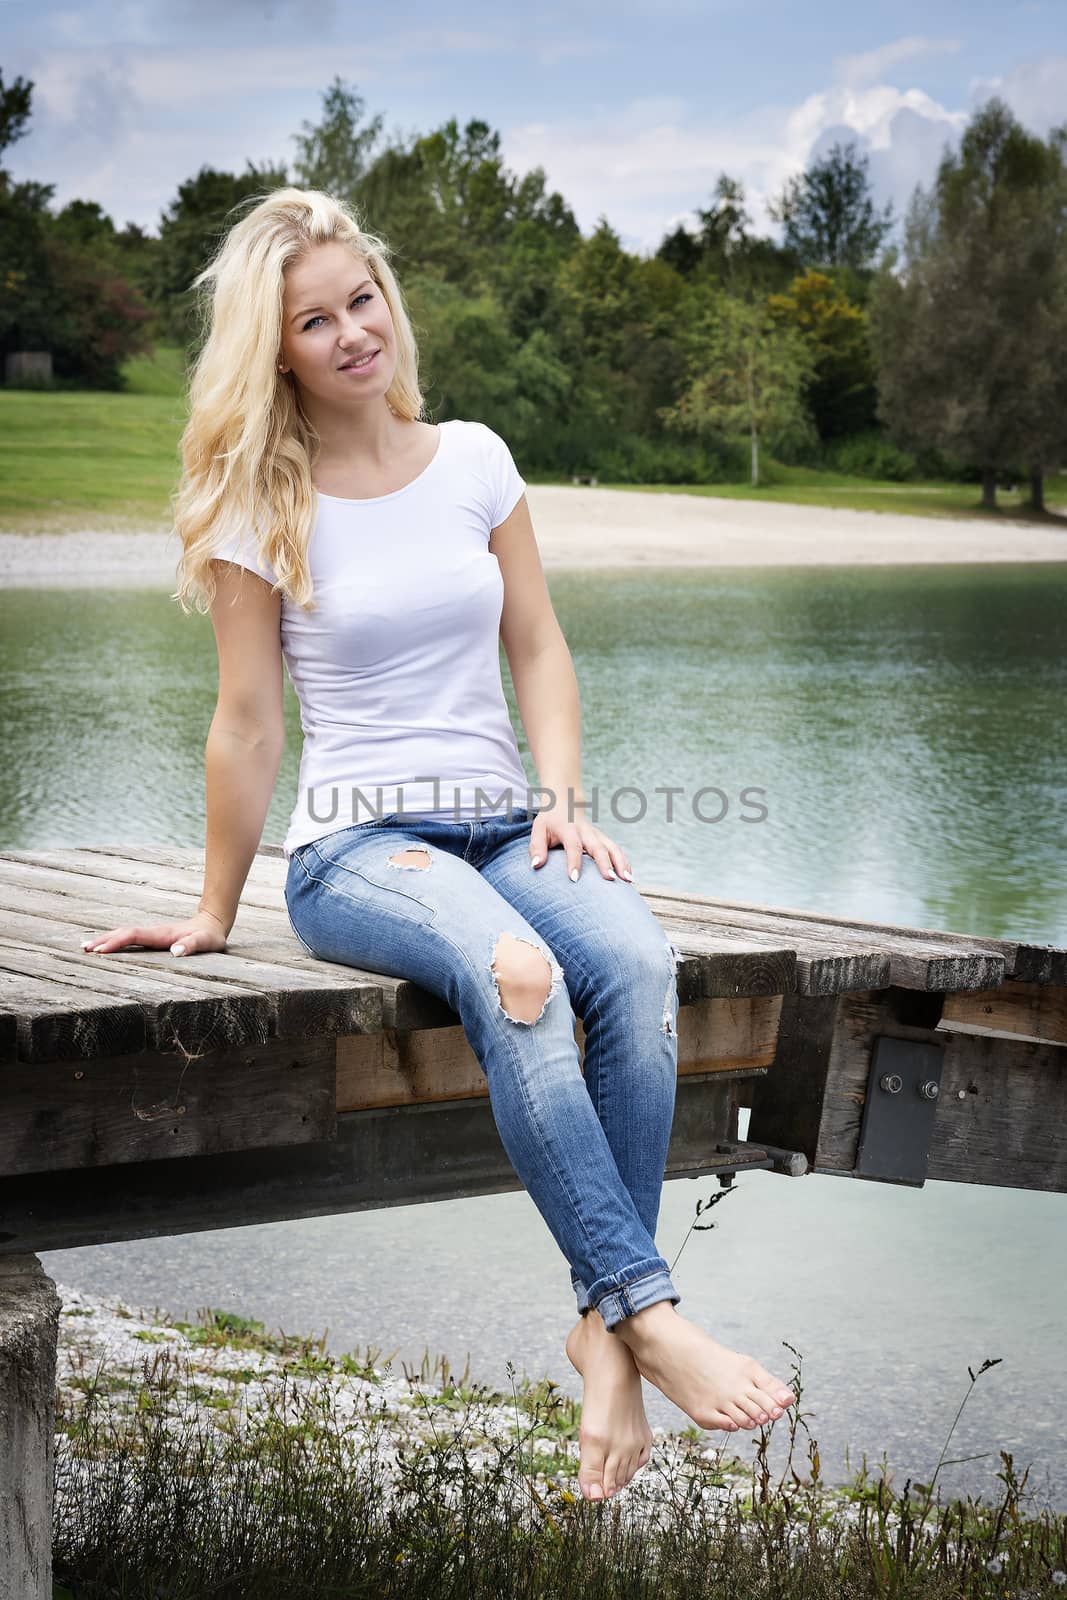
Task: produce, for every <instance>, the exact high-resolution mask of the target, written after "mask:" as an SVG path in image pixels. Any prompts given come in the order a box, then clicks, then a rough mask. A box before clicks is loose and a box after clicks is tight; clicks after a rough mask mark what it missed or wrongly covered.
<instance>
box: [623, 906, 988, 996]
mask: <svg viewBox="0 0 1067 1600" xmlns="http://www.w3.org/2000/svg"><path fill="white" fill-rule="evenodd" d="M642 895H643V897H644V898H645V899H646V900H647V902H648V904H649V905H650V907H651V908H652V909H653V910H654V911H655V912H656V914H657V916H672V915H673V916H677V917H682V918H684V917H686V916H688V917H691V918H700V917H705V916H706V917H709V918H713V919H714V920H715V921H717V922H718V923H719V924H721V925H722V926H724V927H735V928H737V929H739V930H744V931H746V932H748V931H752V932H765V933H770V934H773V935H775V936H776V937H778V938H780V939H788V940H789V942H790V943H791V944H792V945H793V946H794V947H795V948H796V951H797V956H798V958H803V957H805V956H809V957H810V956H812V955H817V954H818V953H819V952H820V951H837V952H847V951H849V950H855V951H865V952H867V953H870V954H875V955H882V956H888V957H889V976H888V979H887V980H886V981H887V982H889V983H895V984H898V985H899V986H900V987H902V988H908V989H926V990H933V991H938V990H940V991H944V990H946V989H985V988H992V987H993V985H994V984H996V983H999V982H1000V981H1001V979H1002V978H1003V976H1004V957H1003V956H1002V955H1000V954H998V953H997V952H995V951H987V950H984V949H981V948H978V949H966V950H965V949H961V948H958V947H952V946H949V945H944V946H938V945H935V944H930V943H927V942H925V941H924V940H922V939H919V938H913V937H911V936H910V935H909V934H908V933H907V931H906V930H900V931H898V932H894V933H892V934H890V933H885V934H880V935H879V936H878V939H877V942H876V941H874V940H872V938H871V935H870V934H868V933H865V932H863V931H862V930H858V929H854V928H851V927H850V926H849V925H848V924H847V923H844V922H841V923H835V924H834V925H833V926H832V927H829V926H826V925H825V924H821V923H819V922H816V921H814V920H807V921H805V920H804V919H802V918H800V917H792V918H790V919H788V921H786V922H783V919H781V918H780V917H779V916H778V915H777V913H775V912H768V911H765V910H762V909H761V908H759V907H755V906H748V907H743V908H739V909H734V908H733V907H732V906H730V905H726V904H724V903H722V902H716V901H711V902H707V903H701V902H699V901H698V900H696V899H695V898H691V897H688V896H684V895H677V894H672V895H660V894H651V892H650V891H647V890H642ZM672 906H673V907H675V908H676V909H674V910H673V911H672V909H671V908H672ZM876 986H877V985H871V987H876Z"/></svg>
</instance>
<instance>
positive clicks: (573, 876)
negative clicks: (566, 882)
mask: <svg viewBox="0 0 1067 1600" xmlns="http://www.w3.org/2000/svg"><path fill="white" fill-rule="evenodd" d="M571 882H572V883H577V882H578V868H577V867H572V868H571Z"/></svg>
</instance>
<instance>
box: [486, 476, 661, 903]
mask: <svg viewBox="0 0 1067 1600" xmlns="http://www.w3.org/2000/svg"><path fill="white" fill-rule="evenodd" d="M489 549H490V551H491V552H492V554H493V555H495V556H496V558H497V561H498V562H499V563H500V571H501V574H502V575H503V579H504V605H503V609H502V611H501V615H500V637H501V640H502V642H503V645H504V650H505V653H506V655H507V658H508V665H509V667H510V668H511V681H512V682H513V683H514V685H515V698H516V700H517V701H518V706H519V715H520V716H521V718H522V725H523V727H524V729H525V730H526V737H527V740H528V741H529V745H530V751H531V753H532V755H533V758H534V762H535V764H536V767H537V776H538V778H539V780H540V782H541V783H542V784H543V785H544V787H545V788H547V789H551V791H552V793H553V794H554V795H555V797H556V799H555V804H554V805H552V806H550V807H549V808H548V809H547V810H546V811H541V812H539V813H538V815H537V817H536V819H535V821H534V826H533V831H532V832H531V836H530V849H531V856H532V858H533V860H534V865H535V866H536V865H537V864H538V863H539V862H540V861H543V860H544V857H545V855H546V853H547V850H548V848H549V847H550V846H551V845H552V844H561V845H562V846H563V847H564V849H565V850H566V853H567V865H568V869H569V871H570V872H571V875H572V876H573V875H574V873H575V870H576V869H577V870H580V868H581V857H582V853H583V851H588V853H589V854H590V855H591V856H593V858H594V859H595V861H596V863H597V865H598V866H599V868H600V870H601V872H602V873H603V875H604V877H606V878H607V877H614V876H615V873H614V871H613V870H612V868H613V866H614V867H615V868H617V870H618V871H619V872H620V873H621V874H622V876H623V877H629V876H630V875H631V874H630V863H629V861H628V860H627V859H626V853H625V851H624V850H623V849H622V848H621V846H619V845H617V844H615V843H614V841H613V840H611V839H609V838H608V837H607V836H606V834H603V833H601V832H600V830H599V828H596V827H594V826H593V824H592V823H591V822H589V821H587V820H586V818H587V816H588V810H587V808H586V807H584V806H583V805H582V804H581V802H582V801H584V800H586V799H587V796H586V793H585V790H584V788H583V787H582V713H581V701H580V697H579V693H578V678H577V675H576V673H575V671H574V662H573V660H572V659H571V653H570V649H569V648H568V645H567V641H566V639H565V638H564V637H563V630H562V628H561V627H560V625H559V622H558V620H557V618H556V613H555V611H554V610H553V609H552V599H551V596H550V595H549V592H548V585H547V584H546V583H545V575H544V570H543V568H542V566H541V557H540V554H539V552H538V549H537V540H536V538H535V536H534V530H533V522H532V521H531V518H530V511H529V507H528V506H527V504H526V496H525V495H523V496H522V498H521V500H520V501H519V503H518V505H517V506H516V507H515V509H514V510H513V511H512V512H511V514H510V515H509V516H508V517H506V518H505V519H504V521H503V522H502V523H500V525H499V527H496V528H494V529H493V532H492V535H491V537H490V540H489Z"/></svg>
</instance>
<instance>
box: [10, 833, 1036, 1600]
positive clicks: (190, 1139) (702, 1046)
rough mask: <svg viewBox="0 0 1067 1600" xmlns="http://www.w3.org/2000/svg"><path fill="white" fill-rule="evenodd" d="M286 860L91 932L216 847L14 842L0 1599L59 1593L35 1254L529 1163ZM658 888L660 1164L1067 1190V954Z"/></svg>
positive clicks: (48, 1321)
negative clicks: (326, 952)
mask: <svg viewBox="0 0 1067 1600" xmlns="http://www.w3.org/2000/svg"><path fill="white" fill-rule="evenodd" d="M583 870H586V871H591V870H595V867H594V866H593V864H591V863H589V862H587V863H586V865H585V868H584V869H583ZM285 874H286V863H285V860H284V858H283V857H282V853H281V850H280V849H279V848H278V847H277V846H269V845H268V846H264V847H262V848H261V849H260V850H259V851H258V852H257V854H256V857H255V861H254V863H253V866H252V870H251V872H250V873H249V876H248V880H247V883H246V886H245V889H244V892H243V894H242V898H241V905H240V909H239V912H238V916H237V920H236V922H235V924H234V927H233V929H232V931H231V934H230V938H229V948H228V950H227V951H226V952H225V953H221V954H204V955H193V956H187V957H182V958H181V960H180V961H179V960H176V959H175V958H174V957H173V956H171V955H170V953H169V952H168V951H156V950H144V949H141V950H137V949H131V950H123V951H117V952H114V953H112V954H110V955H103V956H101V955H92V954H89V953H88V952H86V951H83V950H82V948H81V942H82V940H83V939H84V938H86V936H87V935H89V934H93V933H100V932H102V931H104V930H105V929H108V928H111V927H115V926H119V925H122V924H125V923H140V922H145V923H151V922H158V921H165V920H171V919H173V918H174V917H175V916H180V915H182V914H183V913H190V912H192V911H194V910H195V909H196V907H197V905H198V902H199V899H200V894H201V890H202V885H203V852H202V851H199V850H181V849H173V848H169V847H164V846H155V847H147V846H136V847H135V846H96V847H92V848H84V849H57V850H32V851H31V850H12V851H6V852H3V853H0V899H2V903H3V907H4V916H3V923H2V926H0V1083H2V1085H3V1087H2V1092H0V1105H2V1115H0V1568H4V1569H6V1570H7V1571H8V1572H9V1573H11V1574H13V1576H12V1578H11V1583H10V1586H9V1587H8V1588H7V1589H5V1588H4V1587H3V1583H2V1582H0V1593H3V1594H4V1595H5V1596H6V1595H9V1594H10V1595H12V1596H18V1600H23V1597H26V1600H30V1597H32V1600H38V1596H42V1597H44V1596H47V1595H50V1594H51V1585H50V1539H51V1502H50V1496H51V1463H52V1441H53V1435H52V1428H53V1424H54V1409H53V1407H54V1392H53V1380H54V1372H55V1361H56V1322H57V1315H58V1302H57V1299H56V1296H55V1292H54V1286H53V1285H52V1284H51V1283H50V1280H49V1279H48V1278H47V1277H46V1276H45V1275H44V1273H43V1270H42V1268H41V1263H40V1261H39V1260H38V1258H37V1255H36V1252H37V1251H42V1250H55V1249H61V1248H65V1247H69V1246H73V1245H86V1244H101V1243H105V1242H110V1241H115V1240H122V1239H136V1238H145V1237H156V1236H162V1235H166V1234H175V1233H188V1232H197V1231H200V1230H205V1229H210V1228H223V1227H236V1226H240V1225H242V1224H246V1223H252V1222H267V1221H278V1220H282V1219H292V1218H297V1217H309V1216H322V1215H330V1214H335V1213H339V1212H345V1211H355V1210H361V1209H366V1208H374V1207H379V1206H389V1205H402V1204H411V1203H414V1202H418V1201H427V1200H437V1199H452V1198H457V1197H462V1196H467V1195H475V1194H487V1193H492V1192H495V1191H500V1190H505V1189H513V1188H517V1187H518V1186H519V1184H518V1179H517V1178H516V1176H515V1174H514V1172H513V1170H512V1168H511V1166H510V1163H509V1162H508V1160H507V1157H506V1155H505V1153H504V1149H503V1146H502V1145H501V1143H500V1139H499V1136H498V1135H497V1133H496V1129H495V1125H494V1123H493V1119H492V1112H491V1109H490V1106H489V1099H488V1092H487V1089H486V1084H485V1078H484V1075H483V1074H482V1071H481V1068H480V1067H479V1065H478V1062H477V1060H476V1058H475V1056H474V1054H473V1052H472V1050H471V1048H470V1046H469V1045H468V1043H467V1040H466V1037H465V1035H464V1032H463V1029H462V1027H461V1026H460V1025H459V1020H458V1018H457V1017H456V1015H455V1013H454V1012H452V1011H451V1010H450V1009H449V1007H448V1006H447V1005H445V1004H444V1003H443V1002H442V1001H441V1000H439V999H437V998H436V997H435V996H433V995H431V994H429V993H428V992H427V991H425V990H423V989H420V988H418V987H417V986H416V985H414V984H411V983H405V982H402V981H399V980H396V979H392V978H387V977H383V976H381V975H380V974H377V973H373V972H363V971H359V970H357V969H355V968H352V967H345V966H336V965H333V964H331V963H328V962H323V961H318V960H315V959H314V958H313V957H311V956H309V955H308V954H307V952H306V951H305V950H304V948H303V947H302V945H301V944H300V942H299V940H298V939H297V938H296V937H295V935H294V933H293V930H292V926H291V924H290V922H289V918H288V913H287V911H286V908H285V901H284V898H283V893H282V889H283V884H284V882H285ZM640 887H641V893H642V895H643V896H644V898H645V900H646V902H647V904H648V905H649V907H650V908H651V910H652V911H653V913H654V914H655V916H656V917H657V919H658V920H659V922H660V924H661V925H662V927H663V929H664V931H665V932H666V933H667V934H668V935H669V937H670V939H671V942H672V943H673V944H674V945H675V947H676V949H677V950H678V951H679V952H680V954H681V957H682V959H681V961H680V963H679V966H678V991H679V1001H680V1006H679V1013H678V1047H679V1075H678V1095H677V1109H676V1114H675V1121H674V1130H673V1136H672V1141H671V1147H670V1153H669V1157H668V1165H667V1173H668V1176H669V1177H679V1176H684V1175H688V1176H692V1177H696V1176H700V1175H706V1174H714V1175H716V1176H717V1177H718V1179H719V1181H720V1182H722V1183H731V1182H733V1181H734V1178H735V1175H736V1174H737V1173H739V1172H742V1171H746V1170H751V1169H763V1170H768V1171H771V1172H775V1173H780V1174H786V1175H789V1176H793V1177H797V1176H801V1175H803V1174H805V1173H810V1172H816V1173H834V1174H837V1175H839V1176H847V1177H852V1178H859V1179H866V1180H868V1181H873V1182H888V1183H898V1184H909V1185H917V1186H921V1185H922V1184H923V1183H924V1182H925V1181H926V1179H927V1178H939V1179H947V1180H950V1181H953V1182H961V1183H985V1184H999V1185H1007V1186H1010V1187H1015V1188H1026V1189H1046V1190H1058V1191H1060V1192H1062V1191H1064V1190H1065V1189H1067V1141H1065V1139H1064V1136H1063V1131H1064V1129H1065V1127H1067V950H1062V949H1055V948H1053V947H1052V946H1050V945H1035V944H1028V943H1023V942H1018V941H1014V940H1004V939H981V938H975V937H972V936H970V935H967V934H957V933H946V932H938V931H932V930H928V929H923V928H900V927H889V926H884V925H881V924H877V923H863V922H856V921H851V920H847V919H843V918H838V917H830V916H823V915H820V914H817V913H814V912H810V911H803V910H792V909H788V908H780V907H772V906H756V905H744V904H741V903H739V902H736V901H730V900H718V899H712V898H709V897H706V896H701V895H693V894H684V893H680V892H678V891H675V890H671V889H655V888H649V887H643V886H640ZM575 1037H576V1040H577V1042H578V1045H579V1048H581V1047H582V1043H583V1037H584V1036H583V1032H582V1026H581V1022H580V1021H579V1022H578V1023H577V1027H576V1034H575ZM742 1108H748V1109H749V1111H750V1117H749V1123H748V1127H747V1130H746V1137H745V1138H744V1139H742V1138H740V1136H739V1118H740V1114H741V1111H742Z"/></svg>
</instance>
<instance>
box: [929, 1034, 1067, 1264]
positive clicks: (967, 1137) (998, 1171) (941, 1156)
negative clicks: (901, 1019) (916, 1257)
mask: <svg viewBox="0 0 1067 1600" xmlns="http://www.w3.org/2000/svg"><path fill="white" fill-rule="evenodd" d="M942 1037H944V1035H942ZM1065 1128H1067V1047H1065V1046H1063V1045H1056V1044H1033V1043H1030V1042H1028V1041H1025V1040H1015V1041H1008V1040H1005V1039H1003V1038H986V1037H982V1036H976V1035H973V1034H967V1033H953V1034H950V1035H949V1036H948V1042H947V1044H946V1046H945V1054H944V1064H943V1066H942V1069H941V1094H940V1097H939V1099H938V1102H937V1117H936V1119H935V1122H934V1129H933V1134H932V1136H931V1140H930V1158H929V1164H928V1168H927V1175H928V1177H931V1178H942V1179H946V1180H948V1181H950V1182H953V1183H988V1184H994V1185H999V1186H1001V1187H1007V1188H1015V1189H1044V1190H1055V1191H1057V1192H1059V1193H1063V1192H1064V1191H1067V1140H1065V1139H1064V1136H1063V1135H1064V1129H1065ZM1050 1270H1055V1269H1054V1268H1051V1269H1050Z"/></svg>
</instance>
